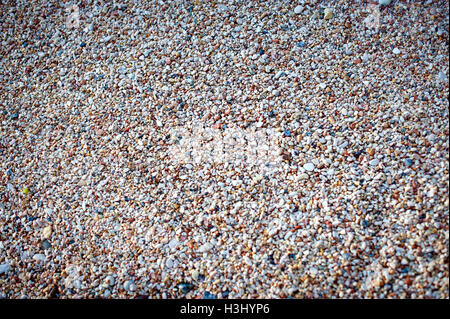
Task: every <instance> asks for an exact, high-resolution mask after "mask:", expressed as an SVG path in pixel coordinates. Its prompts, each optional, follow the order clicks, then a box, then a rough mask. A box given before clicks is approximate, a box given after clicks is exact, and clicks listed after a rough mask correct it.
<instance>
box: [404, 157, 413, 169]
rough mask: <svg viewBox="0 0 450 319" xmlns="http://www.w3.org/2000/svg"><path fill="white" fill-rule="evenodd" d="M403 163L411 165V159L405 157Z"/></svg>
mask: <svg viewBox="0 0 450 319" xmlns="http://www.w3.org/2000/svg"><path fill="white" fill-rule="evenodd" d="M405 164H406V166H408V167H410V166H411V165H412V160H411V159H410V158H407V159H405Z"/></svg>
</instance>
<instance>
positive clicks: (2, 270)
mask: <svg viewBox="0 0 450 319" xmlns="http://www.w3.org/2000/svg"><path fill="white" fill-rule="evenodd" d="M10 270H11V266H10V265H9V263H7V262H6V263H3V264H0V274H6V273H7V272H9V271H10Z"/></svg>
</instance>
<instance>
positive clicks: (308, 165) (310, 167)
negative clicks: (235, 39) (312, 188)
mask: <svg viewBox="0 0 450 319" xmlns="http://www.w3.org/2000/svg"><path fill="white" fill-rule="evenodd" d="M303 168H304V169H305V170H307V171H308V172H312V171H313V170H314V168H315V166H314V164H313V163H306V164H305V165H303Z"/></svg>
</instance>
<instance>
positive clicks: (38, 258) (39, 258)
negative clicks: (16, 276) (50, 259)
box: [33, 254, 47, 262]
mask: <svg viewBox="0 0 450 319" xmlns="http://www.w3.org/2000/svg"><path fill="white" fill-rule="evenodd" d="M33 259H34V260H36V261H42V262H46V261H47V257H45V255H44V254H35V255H34V256H33Z"/></svg>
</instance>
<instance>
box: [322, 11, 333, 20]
mask: <svg viewBox="0 0 450 319" xmlns="http://www.w3.org/2000/svg"><path fill="white" fill-rule="evenodd" d="M323 13H324V16H323V18H324V19H325V20H330V19H331V18H332V17H333V10H332V9H330V8H326V9H325V10H324V11H323Z"/></svg>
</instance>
